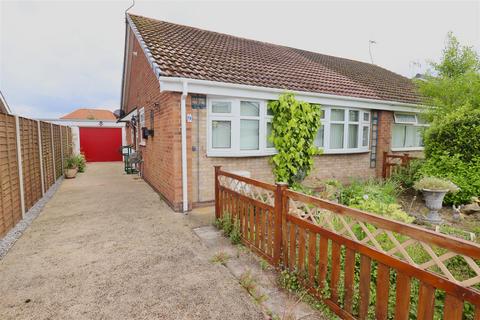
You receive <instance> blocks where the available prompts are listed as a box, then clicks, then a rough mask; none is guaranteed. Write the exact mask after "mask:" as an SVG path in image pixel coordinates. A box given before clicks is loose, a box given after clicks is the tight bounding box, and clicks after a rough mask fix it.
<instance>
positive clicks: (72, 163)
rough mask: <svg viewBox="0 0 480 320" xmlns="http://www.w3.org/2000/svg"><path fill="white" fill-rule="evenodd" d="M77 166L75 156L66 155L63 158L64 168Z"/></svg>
mask: <svg viewBox="0 0 480 320" xmlns="http://www.w3.org/2000/svg"><path fill="white" fill-rule="evenodd" d="M75 168H77V159H76V158H75V157H68V158H66V159H65V169H75Z"/></svg>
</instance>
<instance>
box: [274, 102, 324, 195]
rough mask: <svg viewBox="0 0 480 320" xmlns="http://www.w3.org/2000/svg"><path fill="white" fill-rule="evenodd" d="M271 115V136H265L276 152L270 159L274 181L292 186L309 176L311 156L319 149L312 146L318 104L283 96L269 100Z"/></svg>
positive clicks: (315, 130) (318, 118)
mask: <svg viewBox="0 0 480 320" xmlns="http://www.w3.org/2000/svg"><path fill="white" fill-rule="evenodd" d="M268 108H269V109H270V110H271V111H272V112H273V115H274V116H273V121H272V134H271V136H270V137H269V139H270V141H272V142H273V144H274V146H275V148H276V149H277V151H278V153H277V154H276V155H274V156H273V157H272V163H273V173H274V175H275V177H276V179H277V181H279V182H280V181H281V182H287V183H288V184H289V185H291V186H294V185H296V184H298V183H299V182H301V181H302V180H303V179H305V177H306V176H307V175H308V174H309V173H310V170H311V169H312V165H313V156H314V155H316V154H320V153H321V150H320V149H318V148H317V147H315V145H314V144H313V142H314V140H315V136H316V134H317V131H318V128H319V126H320V111H321V110H320V105H318V104H311V103H307V102H303V101H298V100H297V99H295V95H294V94H293V93H288V92H287V93H284V94H282V95H281V96H280V97H279V99H278V100H275V101H270V102H269V103H268Z"/></svg>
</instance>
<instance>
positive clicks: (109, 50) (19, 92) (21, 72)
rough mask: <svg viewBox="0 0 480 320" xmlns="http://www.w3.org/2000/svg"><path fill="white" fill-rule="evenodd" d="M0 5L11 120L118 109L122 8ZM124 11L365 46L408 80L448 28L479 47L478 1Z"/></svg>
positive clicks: (1, 82) (158, 5)
mask: <svg viewBox="0 0 480 320" xmlns="http://www.w3.org/2000/svg"><path fill="white" fill-rule="evenodd" d="M0 1H1V2H0V89H1V90H2V92H3V94H4V95H5V97H6V99H7V101H8V103H9V105H10V107H11V108H12V109H13V111H14V112H15V113H17V114H20V115H24V116H29V117H40V118H54V117H58V116H61V115H63V114H66V113H68V112H70V111H72V110H74V109H76V108H79V107H92V108H107V109H111V110H114V109H117V108H118V107H119V103H120V86H121V75H122V67H123V46H124V35H125V25H124V13H123V12H124V10H125V9H126V8H127V7H128V6H129V5H130V4H131V1H68V0H67V1H49V2H46V1H4V0H0ZM131 12H132V13H137V14H141V15H145V16H150V17H153V18H158V19H163V20H167V21H171V22H177V23H181V24H187V25H192V26H197V27H201V28H205V29H208V30H214V31H219V32H224V33H229V34H233V35H238V36H242V37H246V38H251V39H257V40H262V41H268V42H272V43H277V44H284V45H288V46H292V47H297V48H302V49H306V50H311V51H316V52H321V53H325V54H331V55H336V56H341V57H346V58H350V59H355V60H361V61H367V62H368V61H369V60H370V57H369V53H368V41H369V40H375V41H376V42H377V44H376V45H374V47H373V58H374V62H375V63H376V64H378V65H380V66H382V67H385V68H387V69H390V70H392V71H394V72H397V73H400V74H402V75H404V76H408V77H411V76H413V75H414V74H415V73H416V72H422V71H424V70H425V68H426V67H427V63H426V61H427V60H437V59H438V58H439V56H440V54H441V50H442V48H443V46H444V41H445V35H446V33H447V32H448V31H450V30H451V31H453V32H454V33H455V35H456V36H458V38H459V39H460V41H461V42H462V43H465V44H468V45H473V46H475V47H476V48H477V49H478V48H480V2H478V1H472V2H459V1H454V2H445V1H442V2H438V1H436V2H435V1H426V2H414V1H403V2H395V1H382V2H364V1H350V2H344V1H336V2H322V1H310V2H299V1H295V2H285V1H282V2H279V1H265V2H258V1H256V2H251V1H243V2H234V1H222V2H205V1H176V2H172V1H142V0H137V3H136V5H135V7H134V8H133V9H132V10H131Z"/></svg>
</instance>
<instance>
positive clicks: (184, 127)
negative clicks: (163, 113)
mask: <svg viewBox="0 0 480 320" xmlns="http://www.w3.org/2000/svg"><path fill="white" fill-rule="evenodd" d="M182 86H183V88H182V97H181V102H180V112H181V121H182V125H181V127H182V202H183V212H184V213H187V211H188V172H187V96H188V82H187V81H186V80H184V81H183V82H182Z"/></svg>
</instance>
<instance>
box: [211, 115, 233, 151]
mask: <svg viewBox="0 0 480 320" xmlns="http://www.w3.org/2000/svg"><path fill="white" fill-rule="evenodd" d="M231 127H232V125H231V122H230V121H212V148H219V149H220V148H227V149H229V148H230V147H231V134H232V133H231Z"/></svg>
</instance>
